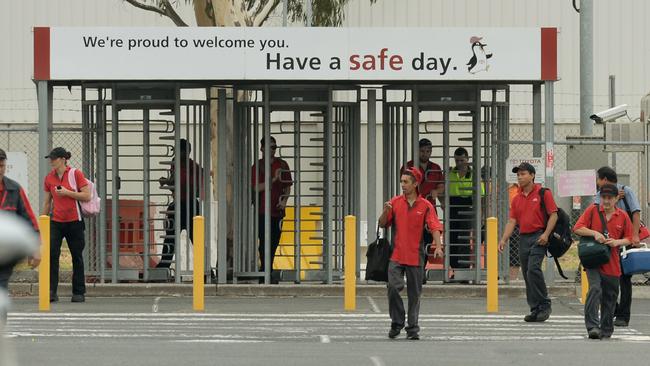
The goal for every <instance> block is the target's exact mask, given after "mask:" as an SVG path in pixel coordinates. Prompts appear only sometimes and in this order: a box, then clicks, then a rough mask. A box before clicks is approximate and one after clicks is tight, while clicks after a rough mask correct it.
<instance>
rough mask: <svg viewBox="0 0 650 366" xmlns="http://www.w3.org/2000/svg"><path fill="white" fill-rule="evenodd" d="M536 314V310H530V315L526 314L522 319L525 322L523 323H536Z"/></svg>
mask: <svg viewBox="0 0 650 366" xmlns="http://www.w3.org/2000/svg"><path fill="white" fill-rule="evenodd" d="M537 314H538V310H537V309H535V310H532V311H531V312H530V314H528V315H526V316H525V317H524V321H525V322H528V323H531V322H536V321H537Z"/></svg>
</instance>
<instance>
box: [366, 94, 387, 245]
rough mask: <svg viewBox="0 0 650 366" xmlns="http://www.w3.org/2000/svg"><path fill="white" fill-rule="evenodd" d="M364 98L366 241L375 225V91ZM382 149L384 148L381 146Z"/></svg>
mask: <svg viewBox="0 0 650 366" xmlns="http://www.w3.org/2000/svg"><path fill="white" fill-rule="evenodd" d="M366 99H367V102H366V103H367V104H366V110H367V113H368V123H367V124H366V129H367V133H368V142H367V144H366V146H367V149H368V153H367V163H366V164H367V165H366V182H367V184H366V185H367V188H366V220H367V222H368V225H367V226H368V227H367V230H366V237H367V238H368V241H371V240H373V238H372V235H375V233H376V231H375V230H376V227H377V91H376V90H375V89H369V90H368V96H367V98H366ZM382 150H384V149H383V148H382ZM384 154H385V153H384ZM384 161H386V159H384ZM384 165H385V164H384ZM382 198H385V197H382Z"/></svg>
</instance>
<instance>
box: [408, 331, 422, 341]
mask: <svg viewBox="0 0 650 366" xmlns="http://www.w3.org/2000/svg"><path fill="white" fill-rule="evenodd" d="M406 339H408V340H411V341H419V340H420V335H419V334H417V333H408V334H407V335H406Z"/></svg>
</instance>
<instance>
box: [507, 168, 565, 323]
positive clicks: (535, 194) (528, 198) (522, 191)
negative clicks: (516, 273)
mask: <svg viewBox="0 0 650 366" xmlns="http://www.w3.org/2000/svg"><path fill="white" fill-rule="evenodd" d="M512 172H513V173H516V174H517V183H518V184H519V191H518V193H517V195H516V196H515V197H514V198H513V199H512V202H511V204H510V220H509V221H508V223H507V224H506V228H505V231H504V233H503V236H502V237H501V241H499V251H500V252H503V249H504V248H505V247H506V245H508V239H509V238H510V236H511V235H512V232H513V231H514V229H515V226H516V225H517V224H519V233H520V238H519V260H520V263H521V272H522V274H523V276H524V282H525V283H526V300H527V301H528V306H529V307H530V314H528V315H526V316H525V317H524V321H527V322H543V321H545V320H546V319H548V318H549V316H550V315H551V299H550V298H549V297H548V290H547V288H546V282H545V281H544V273H543V272H542V261H543V260H544V257H546V246H547V245H548V237H549V235H550V234H551V232H552V231H553V228H554V227H555V223H556V222H557V206H556V204H555V200H553V194H552V193H551V191H550V190H549V189H547V190H546V191H545V193H544V204H545V206H546V212H545V213H544V212H542V208H541V195H540V189H541V188H542V186H541V184H535V182H534V181H535V168H534V167H533V166H532V165H530V164H529V163H521V164H520V165H519V166H517V167H515V168H513V169H512ZM547 216H548V221H547V220H546V217H547Z"/></svg>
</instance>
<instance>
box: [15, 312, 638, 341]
mask: <svg viewBox="0 0 650 366" xmlns="http://www.w3.org/2000/svg"><path fill="white" fill-rule="evenodd" d="M388 326H389V319H388V318H387V316H386V315H385V314H344V313H341V314H333V313H309V314H250V313H239V314H237V313H228V314H194V313H165V314H163V313H57V314H54V313H53V314H42V313H12V314H10V316H9V319H8V326H7V336H9V337H13V338H29V339H39V338H49V337H56V338H58V339H61V338H80V339H83V338H88V337H92V338H114V339H122V340H124V339H132V338H137V339H153V340H156V341H163V342H164V341H168V342H183V343H260V342H292V343H293V342H320V343H336V342H364V341H377V340H382V339H386V341H389V340H388V339H387V337H386V333H387V331H388ZM420 326H421V328H422V330H421V332H420V335H421V340H422V341H436V342H472V341H480V342H486V341H487V342H489V341H538V340H545V341H554V340H563V341H572V340H574V341H577V342H579V341H582V340H585V339H586V331H585V329H584V320H583V317H582V316H580V315H558V316H552V317H551V319H550V320H549V321H547V322H545V323H525V322H523V321H522V317H521V316H519V315H421V316H420ZM402 335H404V336H405V334H404V333H403V334H402ZM400 338H403V337H400ZM612 340H613V341H622V342H643V343H650V335H646V334H643V333H642V332H640V331H637V330H636V329H634V328H617V329H616V331H615V333H614V336H613V338H612Z"/></svg>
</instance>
